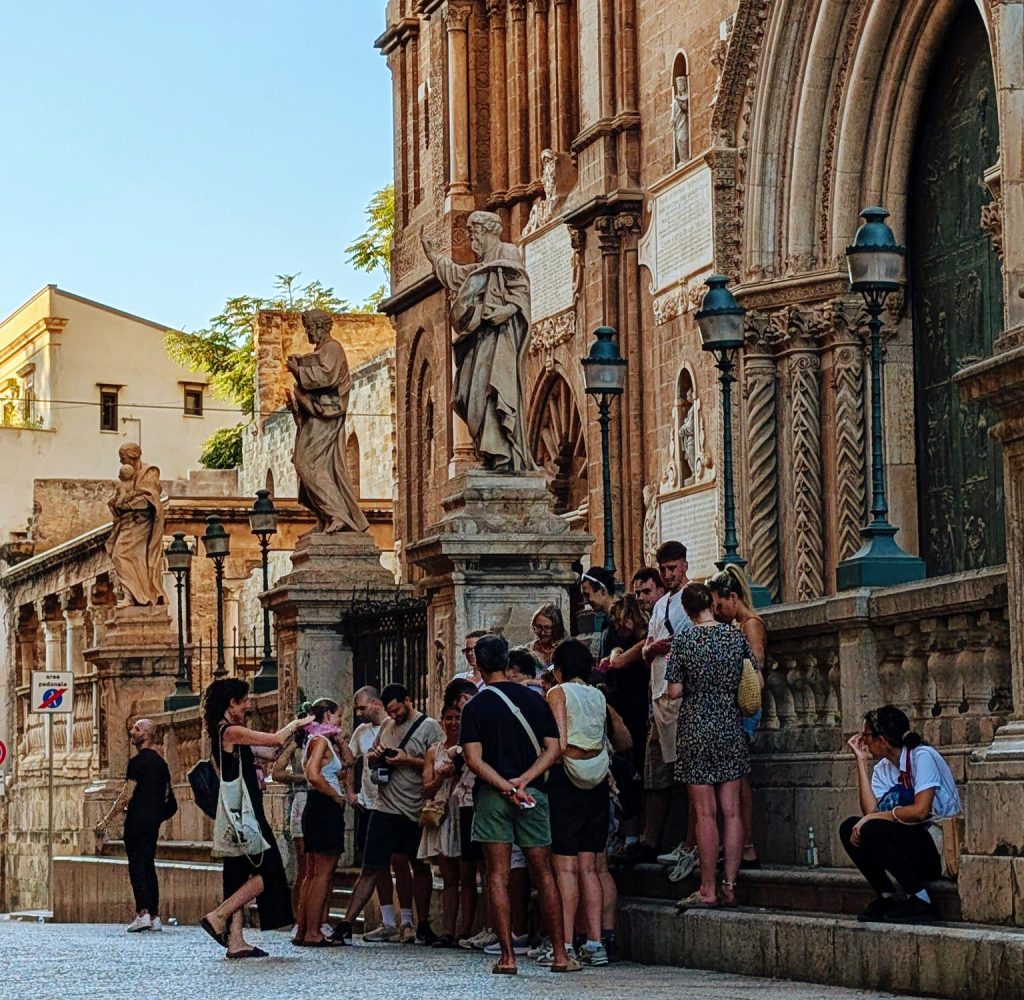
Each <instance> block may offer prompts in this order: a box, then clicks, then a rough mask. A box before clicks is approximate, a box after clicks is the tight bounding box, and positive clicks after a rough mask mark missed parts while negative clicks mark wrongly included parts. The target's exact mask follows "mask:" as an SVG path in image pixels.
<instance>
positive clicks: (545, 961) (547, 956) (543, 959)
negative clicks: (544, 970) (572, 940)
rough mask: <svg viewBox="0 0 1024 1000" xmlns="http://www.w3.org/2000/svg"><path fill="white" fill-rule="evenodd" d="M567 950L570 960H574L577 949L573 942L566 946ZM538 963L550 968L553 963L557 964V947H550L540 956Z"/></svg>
mask: <svg viewBox="0 0 1024 1000" xmlns="http://www.w3.org/2000/svg"><path fill="white" fill-rule="evenodd" d="M565 951H566V954H567V955H568V956H569V959H570V960H572V959H574V958H575V957H576V949H575V948H574V947H573V946H572V945H571V944H567V945H566V946H565ZM537 964H538V965H543V966H546V967H548V968H550V967H551V966H552V965H554V964H555V949H554V948H548V949H547V951H545V952H544V954H543V955H541V956H540V958H538V959H537Z"/></svg>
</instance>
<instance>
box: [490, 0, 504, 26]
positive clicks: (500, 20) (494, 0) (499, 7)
mask: <svg viewBox="0 0 1024 1000" xmlns="http://www.w3.org/2000/svg"><path fill="white" fill-rule="evenodd" d="M487 20H488V21H489V22H490V25H491V27H492V28H503V27H504V26H505V0H487Z"/></svg>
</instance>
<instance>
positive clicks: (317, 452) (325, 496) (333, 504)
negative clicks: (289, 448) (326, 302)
mask: <svg viewBox="0 0 1024 1000" xmlns="http://www.w3.org/2000/svg"><path fill="white" fill-rule="evenodd" d="M333 322H334V321H333V318H332V317H331V314H330V313H329V312H325V311H324V310H323V309H309V310H307V311H306V312H304V313H303V314H302V325H303V327H304V328H305V331H306V337H307V339H308V340H309V342H310V343H311V344H312V345H313V350H312V351H311V352H310V353H309V354H289V355H288V360H287V362H286V364H287V367H288V371H289V372H291V374H292V376H293V378H294V379H295V387H294V389H292V390H291V391H290V392H289V393H288V394H287V400H288V408H289V409H290V410H291V411H292V416H293V417H294V418H295V424H296V427H297V428H298V429H297V430H296V432H295V451H294V452H293V454H292V461H293V462H294V464H295V472H296V474H297V475H298V478H299V503H301V504H302V505H303V506H304V507H308V508H309V509H310V510H311V511H312V512H313V513H314V514H315V515H316V521H317V530H318V531H324V532H327V533H328V534H333V533H334V532H336V531H366V529H367V528H368V527H369V524H368V522H367V520H366V517H365V516H364V514H363V512H362V511H361V510H360V509H359V504H358V502H357V501H356V498H355V495H354V494H353V492H352V488H351V486H350V485H349V482H348V472H347V470H346V468H345V414H346V412H347V411H348V397H349V393H350V392H351V391H352V376H351V374H350V373H349V370H348V359H347V358H346V357H345V350H344V348H343V347H342V346H341V344H339V343H338V341H336V340H335V339H334V338H333V337H332V336H331V327H332V325H333Z"/></svg>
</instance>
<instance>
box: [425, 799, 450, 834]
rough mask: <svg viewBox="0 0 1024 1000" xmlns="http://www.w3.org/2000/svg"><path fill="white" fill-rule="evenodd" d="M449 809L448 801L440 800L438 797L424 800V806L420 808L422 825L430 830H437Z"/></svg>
mask: <svg viewBox="0 0 1024 1000" xmlns="http://www.w3.org/2000/svg"><path fill="white" fill-rule="evenodd" d="M447 811H448V803H447V802H438V800H437V799H431V800H430V801H429V802H424V803H423V808H422V809H421V810H420V826H422V827H424V828H425V829H428V830H436V829H437V828H438V827H439V826H440V825H441V821H442V820H443V819H444V814H445V813H446V812H447Z"/></svg>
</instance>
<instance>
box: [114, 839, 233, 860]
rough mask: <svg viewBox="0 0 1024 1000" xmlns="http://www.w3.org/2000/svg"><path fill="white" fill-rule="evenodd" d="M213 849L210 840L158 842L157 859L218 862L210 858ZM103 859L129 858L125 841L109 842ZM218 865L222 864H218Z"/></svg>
mask: <svg viewBox="0 0 1024 1000" xmlns="http://www.w3.org/2000/svg"><path fill="white" fill-rule="evenodd" d="M212 847H213V844H211V843H210V842H209V841H208V840H158V841H157V845H156V857H157V860H158V861H194V862H198V863H209V862H215V861H217V859H216V858H211V857H210V849H211V848H212ZM102 856H103V857H107V858H125V857H127V856H128V854H127V851H126V850H125V847H124V841H123V840H108V841H107V843H106V846H105V847H104V849H103V855H102ZM217 863H218V864H219V863H220V862H217Z"/></svg>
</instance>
